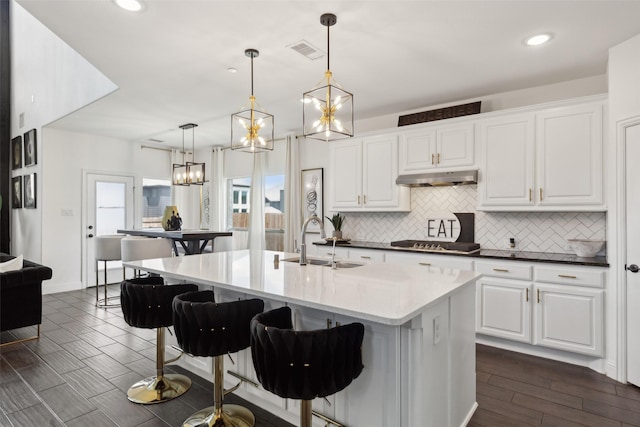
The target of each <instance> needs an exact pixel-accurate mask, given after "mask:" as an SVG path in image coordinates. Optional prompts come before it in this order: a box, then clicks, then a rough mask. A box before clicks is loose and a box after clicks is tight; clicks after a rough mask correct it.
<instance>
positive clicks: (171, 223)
mask: <svg viewBox="0 0 640 427" xmlns="http://www.w3.org/2000/svg"><path fill="white" fill-rule="evenodd" d="M162 228H164V229H165V230H166V231H176V230H180V229H181V228H182V219H181V218H180V214H179V213H178V207H177V206H166V207H165V208H164V215H162Z"/></svg>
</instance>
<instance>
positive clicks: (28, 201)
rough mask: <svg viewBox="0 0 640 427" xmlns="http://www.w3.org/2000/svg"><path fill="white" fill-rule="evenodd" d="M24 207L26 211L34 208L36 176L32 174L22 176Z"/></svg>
mask: <svg viewBox="0 0 640 427" xmlns="http://www.w3.org/2000/svg"><path fill="white" fill-rule="evenodd" d="M23 189H24V207H25V208H27V209H35V208H36V200H37V198H36V189H37V185H36V174H35V173H32V174H29V175H25V176H24V182H23Z"/></svg>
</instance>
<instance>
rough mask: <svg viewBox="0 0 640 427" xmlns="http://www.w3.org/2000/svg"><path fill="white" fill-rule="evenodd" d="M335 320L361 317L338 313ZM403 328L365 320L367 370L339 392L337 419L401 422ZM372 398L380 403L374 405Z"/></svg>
mask: <svg viewBox="0 0 640 427" xmlns="http://www.w3.org/2000/svg"><path fill="white" fill-rule="evenodd" d="M335 320H336V322H339V323H340V324H347V323H351V322H354V321H357V320H355V319H351V318H348V317H343V316H336V317H335ZM399 331H400V328H394V327H390V326H385V325H379V324H375V323H365V330H364V340H363V342H362V362H363V364H364V370H363V371H362V373H361V374H360V376H359V377H358V378H356V379H355V380H353V382H352V383H351V384H349V385H348V386H347V387H346V388H345V389H344V390H342V391H340V392H338V393H337V394H336V395H335V419H336V420H337V421H339V422H340V423H343V424H344V425H347V426H380V427H397V426H399V425H401V424H400V419H401V413H400V405H401V401H400V394H401V392H400V391H401V388H400V378H401V361H400V360H398V357H399V355H400V333H399ZM416 352H417V351H416ZM406 357H410V356H409V355H406ZM316 400H317V399H316ZM372 402H379V403H380V404H376V405H372ZM320 425H324V424H320Z"/></svg>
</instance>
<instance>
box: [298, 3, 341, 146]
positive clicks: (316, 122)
mask: <svg viewBox="0 0 640 427" xmlns="http://www.w3.org/2000/svg"><path fill="white" fill-rule="evenodd" d="M336 22H337V18H336V15H334V14H332V13H325V14H323V15H322V16H321V17H320V23H321V24H322V25H324V26H325V27H327V71H325V73H324V78H323V79H322V80H321V81H320V82H319V83H318V84H317V85H316V86H315V87H314V88H313V89H311V90H310V91H308V92H305V93H304V95H303V99H302V102H303V111H302V128H303V135H304V136H305V137H307V138H312V139H319V140H322V141H334V140H337V139H343V138H350V137H352V136H353V94H351V93H350V92H347V91H346V90H344V89H343V88H342V86H340V85H339V84H338V83H337V82H336V81H335V80H334V79H333V74H332V73H331V68H330V67H329V65H330V62H329V61H330V50H329V49H330V44H329V28H330V27H332V26H333V25H335V23H336Z"/></svg>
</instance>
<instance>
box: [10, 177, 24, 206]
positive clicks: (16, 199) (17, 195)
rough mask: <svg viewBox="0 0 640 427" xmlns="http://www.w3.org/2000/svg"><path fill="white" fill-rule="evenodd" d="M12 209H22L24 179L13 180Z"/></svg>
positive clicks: (16, 178)
mask: <svg viewBox="0 0 640 427" xmlns="http://www.w3.org/2000/svg"><path fill="white" fill-rule="evenodd" d="M11 207H12V208H13V209H19V208H21V207H22V177H21V176H15V177H13V178H11Z"/></svg>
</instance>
